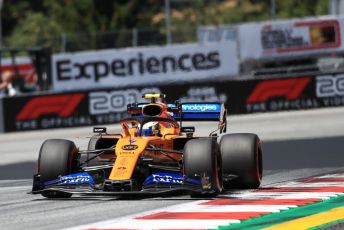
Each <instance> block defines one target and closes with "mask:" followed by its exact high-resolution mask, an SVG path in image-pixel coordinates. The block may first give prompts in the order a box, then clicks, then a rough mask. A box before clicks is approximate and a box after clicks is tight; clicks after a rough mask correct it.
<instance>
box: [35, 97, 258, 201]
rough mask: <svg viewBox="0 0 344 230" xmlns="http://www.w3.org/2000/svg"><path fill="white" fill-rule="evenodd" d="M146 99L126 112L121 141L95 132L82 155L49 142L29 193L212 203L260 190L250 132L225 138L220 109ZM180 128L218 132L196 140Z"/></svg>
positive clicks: (255, 149) (101, 129) (71, 145)
mask: <svg viewBox="0 0 344 230" xmlns="http://www.w3.org/2000/svg"><path fill="white" fill-rule="evenodd" d="M143 98H145V99H147V100H150V101H148V102H147V103H135V104H129V105H128V107H127V112H128V115H129V116H128V117H129V118H127V119H124V120H122V121H121V122H120V125H121V127H122V133H121V134H108V133H107V130H106V128H104V127H94V128H93V129H94V130H93V131H94V133H95V135H94V136H93V137H92V138H91V139H90V140H89V145H88V149H87V150H79V149H78V148H77V147H76V146H75V144H74V143H73V142H72V141H69V140H63V139H49V140H46V141H45V142H44V143H43V144H42V146H41V149H40V152H39V158H38V167H37V168H38V172H37V174H35V175H34V180H33V188H32V192H31V193H32V194H41V195H43V196H44V197H48V198H68V197H71V196H72V195H73V194H81V195H94V196H95V195H101V196H105V195H110V196H125V195H132V196H139V195H166V194H169V193H176V192H183V193H188V194H190V195H191V196H194V197H209V196H216V195H217V194H219V193H220V192H221V191H222V190H226V189H232V188H239V189H241V188H242V189H246V188H250V189H254V188H257V187H259V185H260V182H261V179H262V149H261V143H260V140H259V138H258V136H257V135H255V134H250V133H240V134H227V135H224V134H223V133H224V132H226V126H227V121H226V109H225V107H224V105H223V104H221V103H178V102H176V103H173V104H168V103H166V102H165V95H163V94H145V95H144V96H143ZM185 121H218V127H217V129H216V130H215V131H213V132H211V133H210V135H209V136H206V137H196V136H194V132H195V127H192V126H184V125H183V124H185ZM219 134H222V135H219ZM217 139H220V141H219V143H218V141H217Z"/></svg>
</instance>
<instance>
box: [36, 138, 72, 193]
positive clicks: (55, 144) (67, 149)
mask: <svg viewBox="0 0 344 230" xmlns="http://www.w3.org/2000/svg"><path fill="white" fill-rule="evenodd" d="M78 157H79V155H78V150H77V148H76V146H75V144H74V142H72V141H69V140H63V139H49V140H46V141H44V143H43V144H42V146H41V149H40V151H39V158H38V174H39V175H40V180H41V181H49V180H54V179H57V178H58V177H59V176H64V175H67V174H71V173H73V172H76V171H77V170H78ZM42 196H44V197H47V198H69V197H71V196H72V195H71V194H67V193H63V192H55V191H46V192H42Z"/></svg>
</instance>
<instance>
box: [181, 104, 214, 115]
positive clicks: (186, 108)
mask: <svg viewBox="0 0 344 230" xmlns="http://www.w3.org/2000/svg"><path fill="white" fill-rule="evenodd" d="M182 110H183V112H184V113H188V112H219V111H220V110H221V106H220V105H219V104H183V105H182Z"/></svg>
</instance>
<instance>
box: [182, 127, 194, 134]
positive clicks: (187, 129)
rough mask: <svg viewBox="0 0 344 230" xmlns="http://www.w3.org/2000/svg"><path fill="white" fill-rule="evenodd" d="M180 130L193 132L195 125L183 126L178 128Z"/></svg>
mask: <svg viewBox="0 0 344 230" xmlns="http://www.w3.org/2000/svg"><path fill="white" fill-rule="evenodd" d="M180 132H182V133H194V132H195V127H194V126H185V127H182V128H181V129H180Z"/></svg>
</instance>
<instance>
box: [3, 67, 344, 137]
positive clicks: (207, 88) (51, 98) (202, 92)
mask: <svg viewBox="0 0 344 230" xmlns="http://www.w3.org/2000/svg"><path fill="white" fill-rule="evenodd" d="M152 92H155V93H165V94H166V95H167V99H168V100H169V101H170V102H173V101H175V100H181V101H182V102H191V103H192V102H215V101H216V102H224V103H225V104H226V106H227V108H228V111H229V114H246V113H255V112H274V111H284V110H299V109H314V108H321V107H334V106H343V105H344V73H343V74H335V75H319V76H300V77H293V78H279V79H277V78H276V79H265V80H264V79H260V80H257V79H256V80H247V81H223V82H204V83H197V84H191V83H188V84H182V85H169V86H159V87H135V88H126V89H103V90H94V91H75V92H65V93H52V94H43V95H26V96H15V97H7V98H3V99H2V100H1V101H2V103H1V105H2V106H3V108H5V109H3V110H2V113H1V115H0V117H1V116H2V119H1V122H2V123H0V125H1V124H3V126H0V127H2V128H3V129H2V131H4V132H11V131H23V130H37V129H47V128H60V127H76V126H86V125H99V124H111V123H116V122H118V121H119V120H121V119H123V118H124V117H126V109H127V104H129V103H134V102H140V101H141V100H142V98H141V97H142V94H144V93H152ZM0 108H1V107H0ZM0 111H1V110H0Z"/></svg>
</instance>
